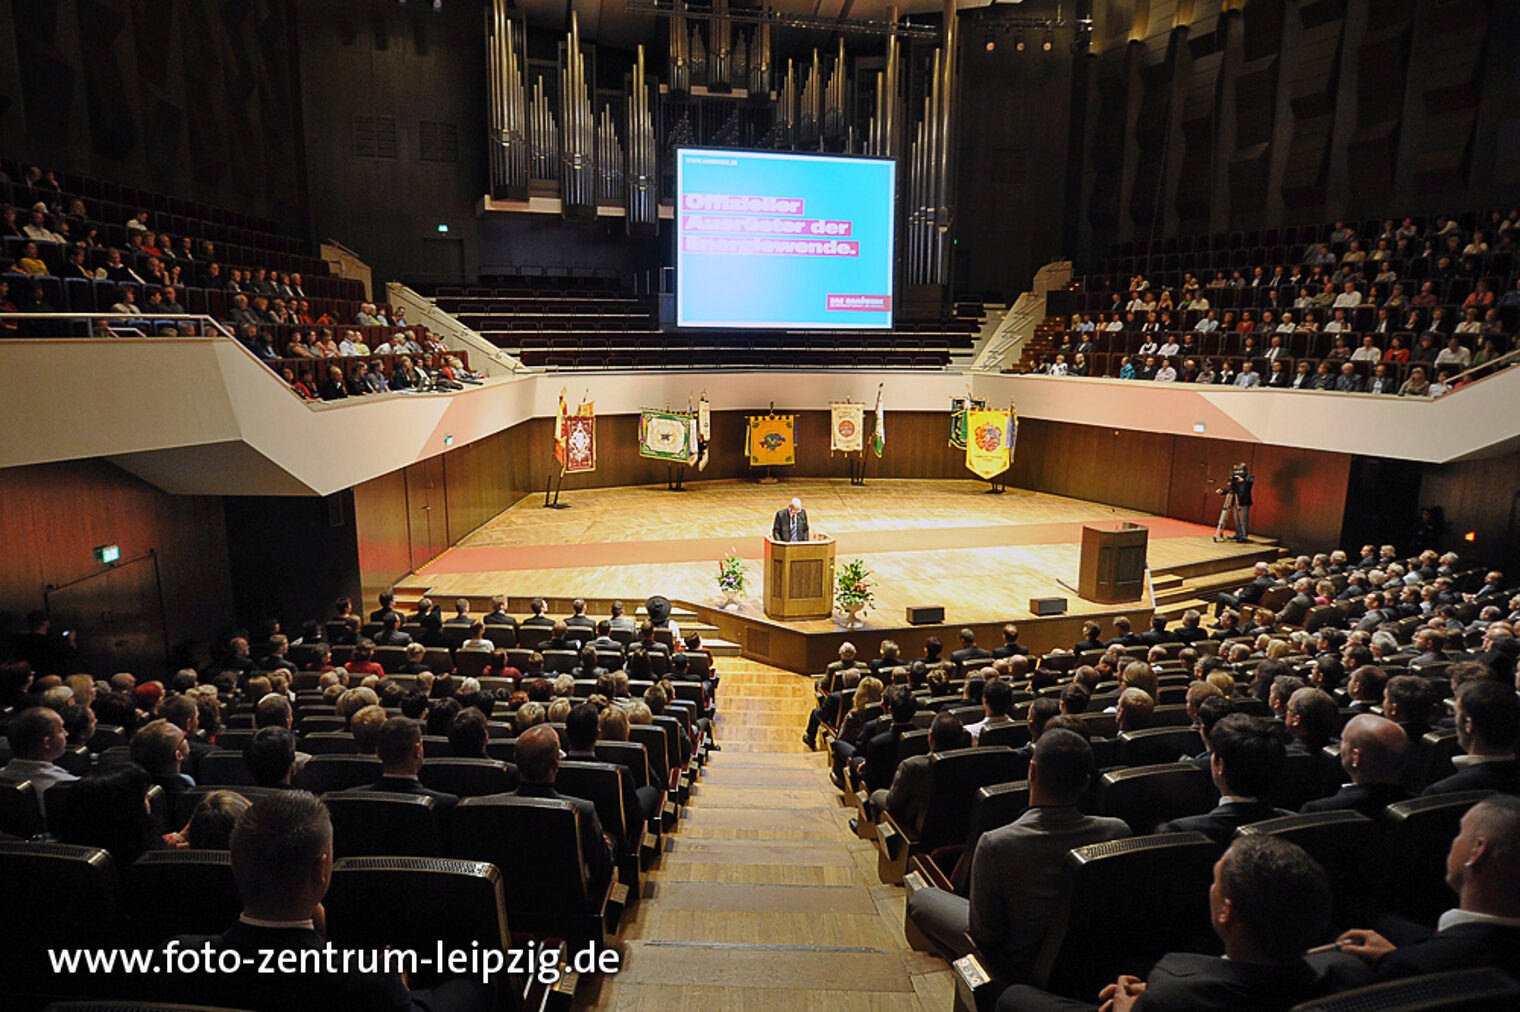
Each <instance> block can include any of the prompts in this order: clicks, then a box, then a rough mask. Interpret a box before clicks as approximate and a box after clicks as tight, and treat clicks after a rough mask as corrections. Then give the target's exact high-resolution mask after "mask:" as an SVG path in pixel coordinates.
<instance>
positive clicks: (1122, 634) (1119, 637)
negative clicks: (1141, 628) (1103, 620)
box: [1103, 615, 1141, 647]
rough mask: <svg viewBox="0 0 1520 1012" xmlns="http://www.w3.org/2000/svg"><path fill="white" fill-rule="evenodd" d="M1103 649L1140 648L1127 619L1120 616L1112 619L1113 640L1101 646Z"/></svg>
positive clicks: (1124, 616) (1138, 639) (1138, 638)
mask: <svg viewBox="0 0 1520 1012" xmlns="http://www.w3.org/2000/svg"><path fill="white" fill-rule="evenodd" d="M1103 645H1104V646H1105V647H1134V646H1140V645H1141V643H1140V637H1139V636H1137V635H1136V634H1135V631H1134V629H1133V628H1132V627H1131V626H1130V622H1129V617H1128V616H1126V615H1120V616H1119V617H1118V618H1116V619H1114V638H1113V639H1111V640H1109V641H1108V642H1107V643H1105V644H1103Z"/></svg>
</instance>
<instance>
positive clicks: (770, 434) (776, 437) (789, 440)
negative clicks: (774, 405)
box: [745, 415, 797, 467]
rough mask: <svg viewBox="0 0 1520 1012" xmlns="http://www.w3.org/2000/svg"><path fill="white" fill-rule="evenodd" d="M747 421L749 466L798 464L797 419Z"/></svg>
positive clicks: (753, 418)
mask: <svg viewBox="0 0 1520 1012" xmlns="http://www.w3.org/2000/svg"><path fill="white" fill-rule="evenodd" d="M746 422H747V425H746V427H745V428H746V434H747V437H748V438H747V440H746V443H745V452H746V453H748V455H749V466H750V467H766V466H769V465H772V464H781V465H786V464H795V463H797V416H795V415H750V416H749V417H748V418H747V419H746Z"/></svg>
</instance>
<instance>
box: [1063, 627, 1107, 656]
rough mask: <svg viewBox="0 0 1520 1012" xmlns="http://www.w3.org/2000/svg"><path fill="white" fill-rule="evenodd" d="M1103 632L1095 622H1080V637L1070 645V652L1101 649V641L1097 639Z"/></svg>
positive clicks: (1077, 652)
mask: <svg viewBox="0 0 1520 1012" xmlns="http://www.w3.org/2000/svg"><path fill="white" fill-rule="evenodd" d="M1102 634H1103V627H1102V626H1100V625H1098V623H1096V622H1084V623H1082V638H1081V639H1080V640H1078V641H1077V642H1076V643H1075V644H1073V645H1072V648H1071V652H1072V653H1074V654H1077V655H1079V656H1080V655H1081V654H1083V653H1085V652H1086V651H1088V650H1102V649H1103V641H1102V640H1100V639H1098V637H1099V636H1101V635H1102Z"/></svg>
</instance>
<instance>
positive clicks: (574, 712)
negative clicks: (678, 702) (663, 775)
mask: <svg viewBox="0 0 1520 1012" xmlns="http://www.w3.org/2000/svg"><path fill="white" fill-rule="evenodd" d="M607 714H608V717H609V719H610V720H612V721H614V722H616V721H617V720H618V719H619V718H621V720H622V728H621V730H622V734H621V736H619V737H617V738H616V740H617V741H627V740H628V718H627V716H626V715H625V714H624V713H623V711H622V710H620V709H619V708H617V707H615V706H609V707H608V708H607ZM601 716H602V712H601V711H600V710H598V709H597V708H596V705H595V704H594V703H579V704H577V705H576V706H574V707H572V708H571V709H570V714H569V716H567V717H566V718H565V745H566V748H565V758H567V759H583V760H585V761H586V762H594V763H595V762H606V761H607V760H604V759H602V758H601V757H600V756H598V755H597V754H596V740H597V737H598V730H599V727H600V723H601V720H600V718H601ZM629 771H630V773H633V770H632V768H631V767H630V769H629ZM634 775H635V777H636V778H637V774H634ZM643 778H644V779H646V780H647V779H648V774H647V772H646V773H644V774H643ZM634 793H635V794H637V795H638V799H639V808H640V810H641V811H642V812H643V815H644V819H645V821H646V822H647V823H648V824H649V825H650V826H655V825H656V824H657V823H656V820H658V819H659V817H660V810H661V809H662V808H663V807H664V805H665V792H664V791H662V790H660V789H659V788H658V787H656V786H655V785H653V784H649V783H646V784H645V785H644V786H643V787H638V788H635V790H634Z"/></svg>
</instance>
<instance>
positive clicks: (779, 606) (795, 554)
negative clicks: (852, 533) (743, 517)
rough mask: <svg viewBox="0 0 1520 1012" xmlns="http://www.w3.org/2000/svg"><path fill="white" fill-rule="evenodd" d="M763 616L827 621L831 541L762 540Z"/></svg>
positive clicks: (831, 574) (830, 598)
mask: <svg viewBox="0 0 1520 1012" xmlns="http://www.w3.org/2000/svg"><path fill="white" fill-rule="evenodd" d="M765 614H766V615H767V616H769V617H770V618H779V619H790V618H828V617H829V616H830V615H832V614H834V539H833V538H822V539H820V540H818V541H775V540H772V539H771V538H770V537H769V536H767V537H766V539H765Z"/></svg>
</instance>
